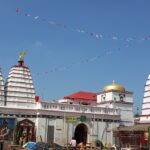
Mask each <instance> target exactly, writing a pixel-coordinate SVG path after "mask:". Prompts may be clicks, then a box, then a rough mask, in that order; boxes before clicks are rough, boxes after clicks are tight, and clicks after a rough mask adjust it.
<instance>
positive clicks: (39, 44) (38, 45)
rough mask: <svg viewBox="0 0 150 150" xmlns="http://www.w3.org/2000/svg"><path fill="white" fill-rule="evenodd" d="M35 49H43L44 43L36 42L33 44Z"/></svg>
mask: <svg viewBox="0 0 150 150" xmlns="http://www.w3.org/2000/svg"><path fill="white" fill-rule="evenodd" d="M33 45H34V46H35V47H42V46H43V43H42V42H41V41H36V42H35V43H34V44H33Z"/></svg>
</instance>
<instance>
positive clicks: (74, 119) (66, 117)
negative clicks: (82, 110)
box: [65, 116, 77, 122]
mask: <svg viewBox="0 0 150 150" xmlns="http://www.w3.org/2000/svg"><path fill="white" fill-rule="evenodd" d="M65 120H66V122H76V121H77V117H76V116H65Z"/></svg>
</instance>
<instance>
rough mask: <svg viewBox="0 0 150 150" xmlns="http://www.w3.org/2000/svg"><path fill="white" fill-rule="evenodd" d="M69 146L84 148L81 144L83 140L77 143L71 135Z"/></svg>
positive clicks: (81, 149)
mask: <svg viewBox="0 0 150 150" xmlns="http://www.w3.org/2000/svg"><path fill="white" fill-rule="evenodd" d="M70 146H71V147H72V148H76V147H80V150H84V144H83V142H81V143H77V141H76V139H75V138H74V137H72V139H71V141H70Z"/></svg>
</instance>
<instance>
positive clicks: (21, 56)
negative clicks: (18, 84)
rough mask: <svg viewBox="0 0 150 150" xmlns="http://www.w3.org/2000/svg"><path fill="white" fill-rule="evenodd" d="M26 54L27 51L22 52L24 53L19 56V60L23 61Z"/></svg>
mask: <svg viewBox="0 0 150 150" xmlns="http://www.w3.org/2000/svg"><path fill="white" fill-rule="evenodd" d="M25 54H26V52H25V50H22V52H21V53H20V55H19V60H23V57H24V55H25Z"/></svg>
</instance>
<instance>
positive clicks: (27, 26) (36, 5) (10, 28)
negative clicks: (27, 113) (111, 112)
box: [0, 0, 150, 111]
mask: <svg viewBox="0 0 150 150" xmlns="http://www.w3.org/2000/svg"><path fill="white" fill-rule="evenodd" d="M149 7H150V1H149V0H132V1H131V0H124V1H123V0H30V1H29V0H0V52H1V54H0V67H1V69H2V73H3V77H4V79H6V78H7V75H8V72H9V69H10V67H11V66H13V65H15V64H17V60H18V57H19V54H20V52H21V50H22V49H25V51H26V56H25V58H24V60H25V65H26V66H28V67H29V68H30V70H31V74H32V77H33V81H34V86H35V89H36V94H37V95H39V96H40V97H41V99H45V100H53V99H59V98H63V97H64V96H66V95H69V94H72V93H74V92H76V91H91V92H100V91H101V90H102V89H103V87H104V86H106V85H108V84H110V83H112V80H115V81H116V83H118V84H120V85H123V86H124V87H125V88H126V90H128V91H132V92H134V110H135V111H136V107H137V106H138V107H140V108H141V104H142V98H143V91H144V84H145V81H146V78H147V77H148V74H149V73H150V65H149V64H150V59H149V57H150V38H149V35H150V30H149V27H150V9H149ZM16 8H19V12H18V13H16Z"/></svg>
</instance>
